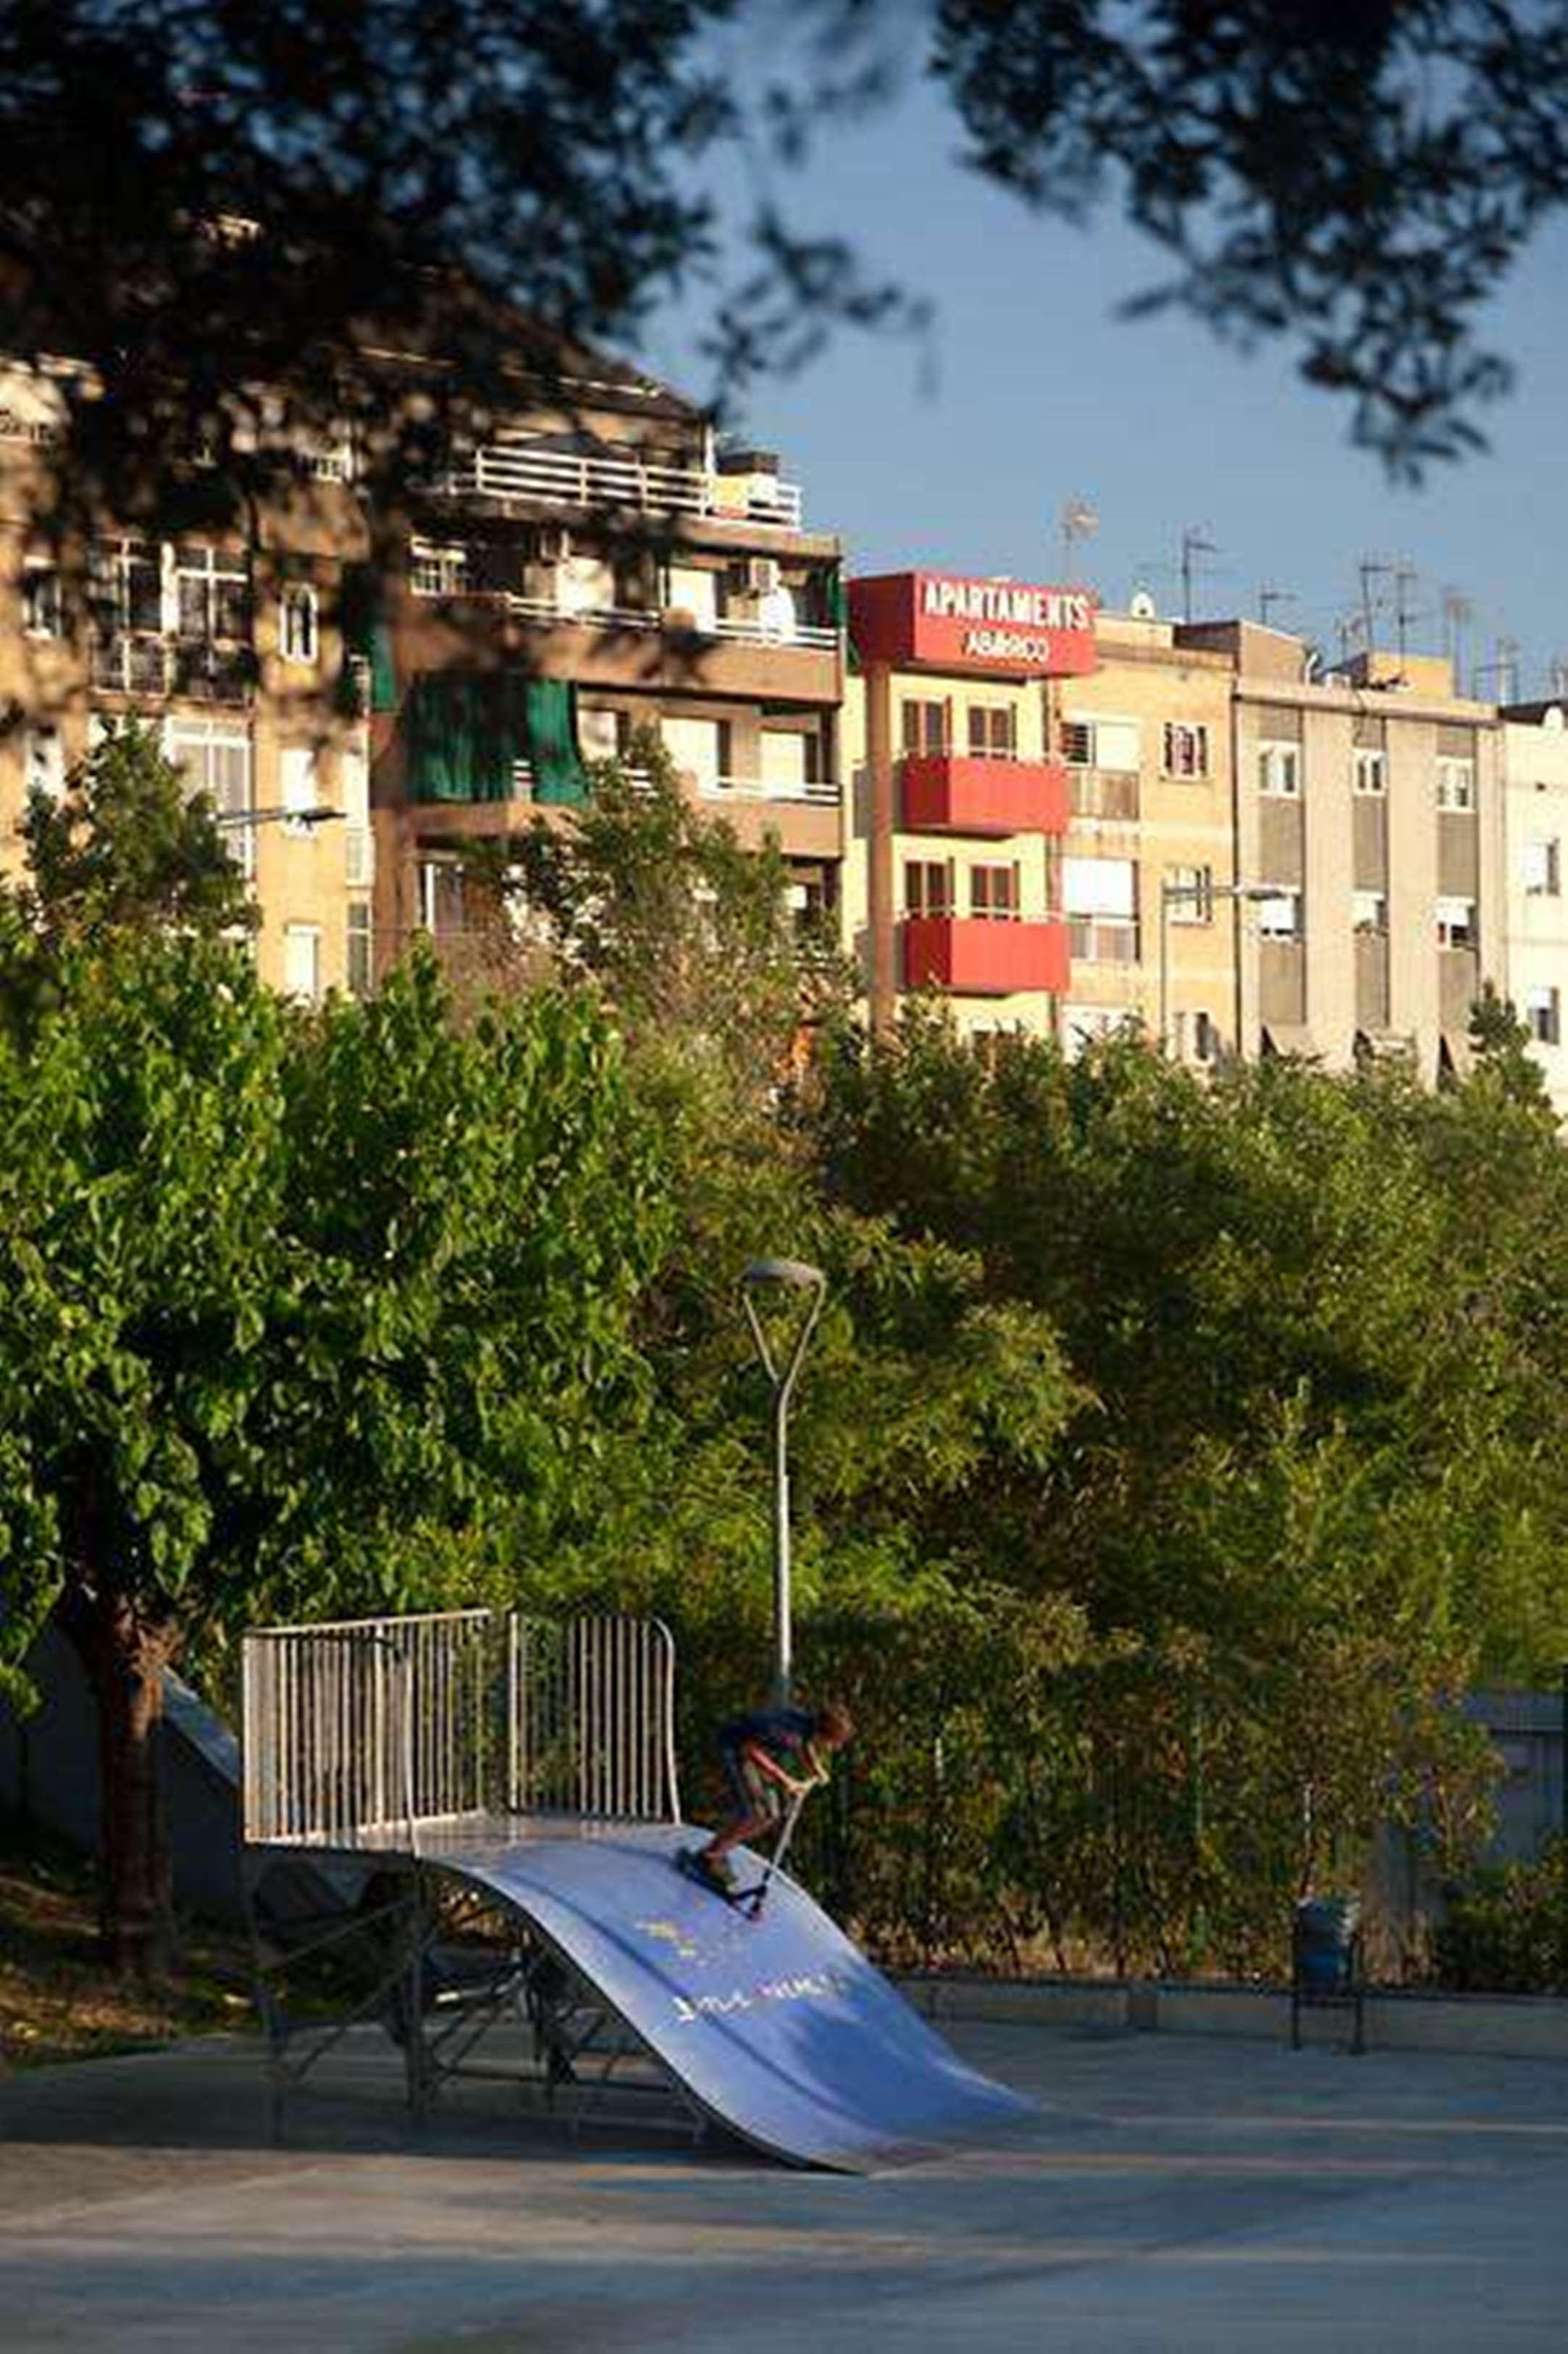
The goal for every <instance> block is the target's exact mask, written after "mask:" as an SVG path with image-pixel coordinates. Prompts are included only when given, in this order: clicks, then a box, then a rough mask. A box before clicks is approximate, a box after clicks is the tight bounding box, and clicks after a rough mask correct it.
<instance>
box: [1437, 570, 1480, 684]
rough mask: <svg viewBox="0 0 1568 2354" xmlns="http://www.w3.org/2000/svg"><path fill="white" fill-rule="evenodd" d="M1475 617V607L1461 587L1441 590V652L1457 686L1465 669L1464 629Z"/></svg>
mask: <svg viewBox="0 0 1568 2354" xmlns="http://www.w3.org/2000/svg"><path fill="white" fill-rule="evenodd" d="M1475 618H1476V609H1475V606H1474V604H1473V603H1472V602H1471V600H1470V599H1469V598H1468V597H1467V596H1466V594H1465V592H1464V590H1463V589H1462V588H1445V589H1444V591H1443V652H1445V653H1446V655H1447V657H1448V667H1449V669H1450V670H1451V671H1452V672H1453V673H1454V684H1455V686H1456V687H1457V686H1458V684H1459V681H1460V679H1461V678H1462V677H1463V675H1464V669H1465V661H1464V655H1465V631H1466V630H1467V627H1468V626H1469V624H1470V623H1471V622H1472V621H1473V620H1475Z"/></svg>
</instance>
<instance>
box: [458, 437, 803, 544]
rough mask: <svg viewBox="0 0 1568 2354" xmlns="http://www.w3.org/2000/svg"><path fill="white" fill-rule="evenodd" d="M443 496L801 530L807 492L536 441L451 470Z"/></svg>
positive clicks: (501, 444) (484, 454)
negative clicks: (631, 510) (622, 509)
mask: <svg viewBox="0 0 1568 2354" xmlns="http://www.w3.org/2000/svg"><path fill="white" fill-rule="evenodd" d="M435 488H436V491H437V493H438V494H439V495H440V496H441V497H443V498H451V499H466V498H483V499H527V500H530V501H533V502H535V503H537V504H544V505H547V506H575V507H599V506H610V507H630V508H635V509H637V510H639V511H640V512H641V513H644V514H650V513H652V514H695V515H711V516H712V517H714V518H715V521H718V522H726V521H731V522H736V523H748V524H758V523H760V524H777V525H779V526H780V527H781V528H783V529H786V530H789V531H799V530H800V488H799V486H798V484H796V483H794V482H778V481H776V480H775V479H774V478H773V477H772V476H771V475H769V474H710V473H708V472H705V470H704V469H703V468H701V467H698V466H666V465H659V464H651V463H649V462H648V461H646V460H644V459H641V458H638V457H635V456H627V457H624V458H602V457H597V458H596V457H587V456H582V457H579V456H577V454H576V453H575V452H573V451H568V450H544V449H540V448H538V447H537V446H536V445H535V444H534V443H532V442H529V441H493V442H489V443H487V444H486V445H485V446H484V447H483V448H482V449H479V450H476V451H473V453H472V455H471V457H468V458H465V459H463V460H462V461H461V462H460V463H459V464H457V465H455V466H450V467H449V468H448V469H447V471H446V472H445V473H444V474H442V475H441V476H440V478H439V479H438V481H437V482H436V484H435Z"/></svg>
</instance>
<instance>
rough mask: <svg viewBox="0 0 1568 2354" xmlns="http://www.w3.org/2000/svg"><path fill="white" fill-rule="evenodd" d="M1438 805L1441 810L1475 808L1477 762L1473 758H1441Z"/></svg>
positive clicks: (1438, 765) (1438, 778) (1438, 777)
mask: <svg viewBox="0 0 1568 2354" xmlns="http://www.w3.org/2000/svg"><path fill="white" fill-rule="evenodd" d="M1437 806H1438V808H1439V809H1440V810H1473V809H1474V808H1475V806H1476V764H1475V762H1474V761H1473V760H1458V759H1448V758H1443V759H1439V761H1438V763H1437Z"/></svg>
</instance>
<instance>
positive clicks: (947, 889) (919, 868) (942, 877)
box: [904, 858, 953, 916]
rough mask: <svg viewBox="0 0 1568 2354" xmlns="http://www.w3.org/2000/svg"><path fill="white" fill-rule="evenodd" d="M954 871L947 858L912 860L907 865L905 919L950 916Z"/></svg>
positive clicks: (905, 867)
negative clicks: (907, 917)
mask: <svg viewBox="0 0 1568 2354" xmlns="http://www.w3.org/2000/svg"><path fill="white" fill-rule="evenodd" d="M952 906H953V877H952V869H951V867H950V866H949V865H948V862H947V860H946V859H945V858H909V859H906V861H905V863H904V912H905V914H906V916H947V915H950V914H951V913H952Z"/></svg>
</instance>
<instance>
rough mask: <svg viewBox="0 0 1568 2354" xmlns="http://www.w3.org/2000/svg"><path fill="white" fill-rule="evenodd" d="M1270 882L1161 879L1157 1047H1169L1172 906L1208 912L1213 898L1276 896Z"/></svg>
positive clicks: (1163, 1049)
mask: <svg viewBox="0 0 1568 2354" xmlns="http://www.w3.org/2000/svg"><path fill="white" fill-rule="evenodd" d="M1278 896H1279V895H1278V893H1277V891H1276V889H1275V887H1274V885H1272V884H1271V883H1172V882H1171V878H1170V876H1169V875H1162V876H1161V877H1160V1053H1161V1054H1162V1055H1164V1054H1168V1053H1169V1052H1170V1048H1171V908H1172V907H1200V908H1202V909H1203V910H1204V911H1205V913H1206V912H1207V910H1208V909H1209V908H1211V907H1213V903H1214V901H1215V900H1216V899H1231V900H1234V901H1236V902H1238V903H1239V902H1240V901H1242V900H1246V899H1250V900H1253V901H1257V900H1260V899H1275V898H1277V897H1278Z"/></svg>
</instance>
